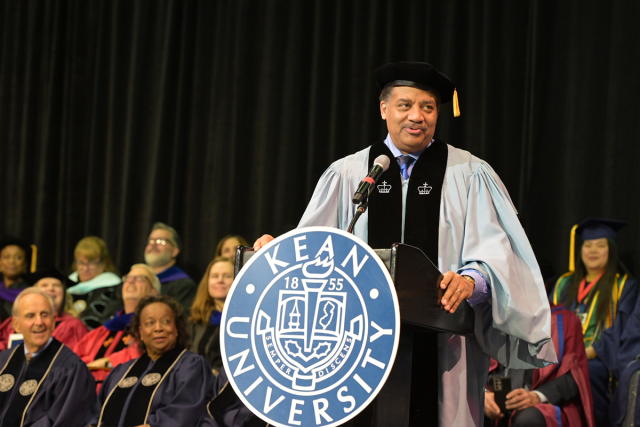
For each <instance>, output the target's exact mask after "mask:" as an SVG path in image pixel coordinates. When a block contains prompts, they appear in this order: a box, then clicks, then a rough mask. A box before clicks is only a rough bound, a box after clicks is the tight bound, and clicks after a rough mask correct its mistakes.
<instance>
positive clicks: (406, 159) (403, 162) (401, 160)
mask: <svg viewBox="0 0 640 427" xmlns="http://www.w3.org/2000/svg"><path fill="white" fill-rule="evenodd" d="M415 161H416V159H414V158H413V157H411V156H409V155H404V156H400V157H398V164H400V173H402V178H403V179H404V180H405V181H406V180H408V179H409V167H411V165H412V164H413V162H415Z"/></svg>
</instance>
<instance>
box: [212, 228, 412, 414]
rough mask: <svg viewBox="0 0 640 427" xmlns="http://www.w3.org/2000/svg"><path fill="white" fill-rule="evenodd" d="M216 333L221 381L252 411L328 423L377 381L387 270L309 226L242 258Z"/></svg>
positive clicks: (368, 395)
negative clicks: (222, 370) (226, 380)
mask: <svg viewBox="0 0 640 427" xmlns="http://www.w3.org/2000/svg"><path fill="white" fill-rule="evenodd" d="M221 330H222V331H223V333H222V335H221V348H222V360H223V362H224V367H225V370H226V372H227V376H228V377H229V382H230V383H231V385H232V386H233V388H234V389H235V391H236V394H237V395H238V397H240V399H241V400H242V401H243V402H244V404H245V405H246V406H247V407H248V408H249V409H251V411H253V413H255V414H256V415H257V416H259V417H260V418H262V419H264V420H265V421H267V422H269V423H271V424H273V425H276V426H338V425H341V424H343V423H344V422H346V421H347V420H349V419H351V418H353V417H354V416H356V415H357V414H358V413H359V412H360V411H361V410H362V409H364V408H365V407H366V406H367V405H368V404H369V403H370V402H371V401H372V400H373V398H374V397H375V396H376V394H377V393H378V392H379V391H380V389H381V388H382V385H383V384H384V382H385V381H386V379H387V376H388V375H389V372H390V371H391V367H392V366H393V361H394V359H395V356H396V350H397V348H398V338H399V334H400V311H399V308H398V299H397V296H396V293H395V288H394V287H393V282H392V280H391V276H390V275H389V272H388V271H387V269H386V267H385V266H384V264H383V263H382V261H381V260H380V258H379V257H378V256H377V255H376V253H375V252H374V251H373V250H372V249H371V248H370V247H369V246H368V245H367V244H366V243H364V242H363V241H362V240H360V239H359V238H357V237H354V236H352V235H351V234H348V233H346V232H344V231H341V230H337V229H334V228H327V227H309V228H302V229H298V230H293V231H291V232H289V233H287V234H285V235H283V236H280V237H279V238H277V239H275V240H273V241H272V242H270V243H269V244H268V245H267V246H265V247H264V248H262V249H261V250H260V251H259V252H258V253H256V254H255V255H254V256H253V257H252V258H251V259H250V260H249V262H247V264H246V265H245V266H244V267H243V269H242V270H241V271H240V273H239V274H238V277H236V279H235V281H234V283H233V286H232V287H231V290H230V291H229V295H228V296H227V300H226V304H225V309H224V313H223V316H222V322H221Z"/></svg>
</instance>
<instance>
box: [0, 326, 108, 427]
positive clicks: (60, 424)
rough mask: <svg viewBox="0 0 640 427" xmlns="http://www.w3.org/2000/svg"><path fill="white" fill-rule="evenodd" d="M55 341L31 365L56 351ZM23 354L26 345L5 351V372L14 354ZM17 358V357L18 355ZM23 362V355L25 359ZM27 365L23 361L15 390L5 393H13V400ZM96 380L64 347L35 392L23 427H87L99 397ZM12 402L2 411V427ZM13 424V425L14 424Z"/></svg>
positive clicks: (0, 356)
mask: <svg viewBox="0 0 640 427" xmlns="http://www.w3.org/2000/svg"><path fill="white" fill-rule="evenodd" d="M54 343H58V344H59V341H57V340H55V338H54V340H53V341H52V342H51V344H49V347H47V348H46V349H44V350H43V351H42V353H41V354H38V355H37V356H36V357H34V358H33V360H32V361H31V362H30V363H29V365H32V364H33V363H34V362H35V361H36V360H37V359H38V358H39V357H41V356H42V355H43V354H44V352H46V351H57V350H56V346H55V345H54ZM14 351H15V352H22V354H23V355H24V344H21V345H19V346H17V347H16V348H15V349H9V350H5V351H3V352H2V353H0V367H2V368H1V369H2V372H0V375H2V374H3V373H4V371H5V370H6V365H7V362H8V361H9V359H10V358H11V355H12V354H13V352H14ZM14 357H18V355H17V354H16V356H14ZM22 357H23V359H24V356H22ZM27 366H28V365H27V364H26V363H25V362H23V367H22V370H21V373H20V376H19V377H17V378H15V383H14V385H13V387H12V388H11V389H10V390H8V391H7V392H6V393H11V397H10V399H12V400H13V399H14V398H15V397H16V395H17V393H18V391H19V389H20V388H21V385H22V384H23V383H24V382H23V381H22V380H23V378H24V376H25V374H26V368H27ZM94 390H95V381H94V380H93V377H92V376H91V374H90V373H89V370H88V369H87V366H86V365H85V364H84V362H82V360H80V358H78V356H76V354H75V353H74V352H72V351H71V350H69V348H68V347H66V346H65V345H64V344H62V348H61V349H60V352H59V353H58V355H57V357H56V358H55V360H54V361H53V364H52V365H51V368H50V370H49V372H48V373H47V375H46V377H44V380H43V381H42V383H41V385H40V386H39V387H38V388H37V389H36V391H35V392H34V394H35V395H34V396H33V400H32V401H31V403H30V404H29V406H28V407H27V411H26V416H25V418H24V424H23V426H24V427H31V426H33V427H75V426H78V427H80V426H86V425H87V423H88V420H89V416H90V415H91V408H92V407H93V406H94V404H95V400H96V395H95V393H94ZM11 406H12V405H11V401H8V404H5V407H4V408H0V425H3V426H5V425H9V424H7V423H6V419H5V418H6V417H7V416H8V415H9V412H10V411H11V410H12V407H11ZM11 424H13V423H11Z"/></svg>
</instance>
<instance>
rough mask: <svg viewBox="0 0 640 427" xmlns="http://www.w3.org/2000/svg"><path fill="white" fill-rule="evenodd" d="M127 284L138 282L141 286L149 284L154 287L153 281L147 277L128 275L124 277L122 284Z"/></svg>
mask: <svg viewBox="0 0 640 427" xmlns="http://www.w3.org/2000/svg"><path fill="white" fill-rule="evenodd" d="M126 282H136V283H137V284H139V285H140V284H143V283H148V284H150V285H151V286H153V284H152V283H151V280H149V278H148V277H147V276H129V275H128V274H125V275H124V276H122V283H126Z"/></svg>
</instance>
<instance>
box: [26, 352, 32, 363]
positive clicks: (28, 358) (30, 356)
mask: <svg viewBox="0 0 640 427" xmlns="http://www.w3.org/2000/svg"><path fill="white" fill-rule="evenodd" d="M24 357H25V358H26V359H27V363H29V362H31V359H33V354H31V353H27V354H26V355H25V356H24Z"/></svg>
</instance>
